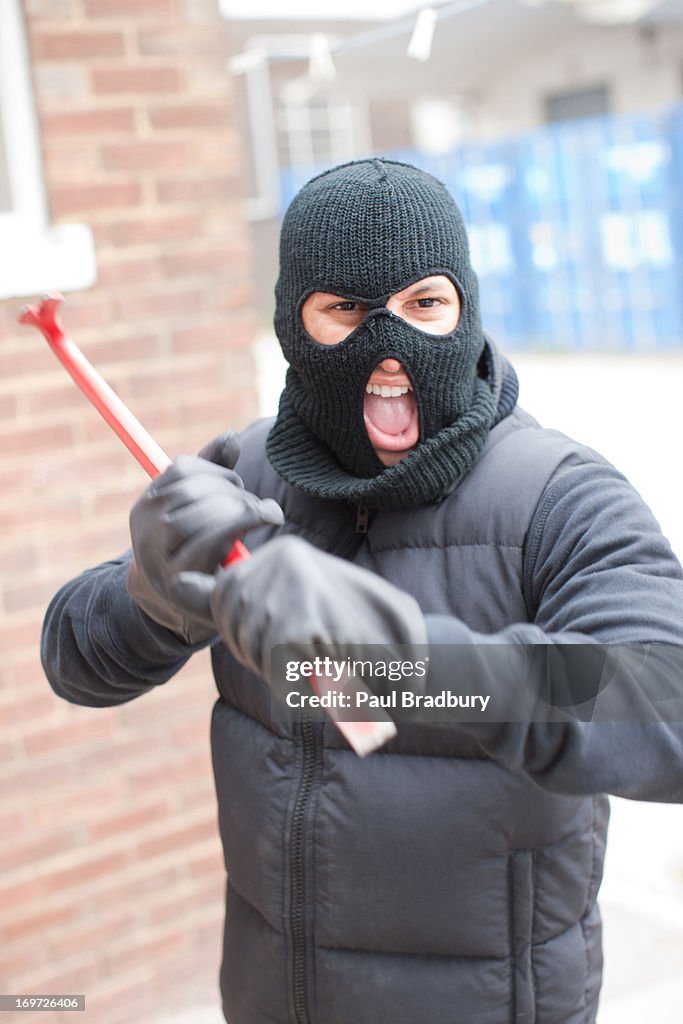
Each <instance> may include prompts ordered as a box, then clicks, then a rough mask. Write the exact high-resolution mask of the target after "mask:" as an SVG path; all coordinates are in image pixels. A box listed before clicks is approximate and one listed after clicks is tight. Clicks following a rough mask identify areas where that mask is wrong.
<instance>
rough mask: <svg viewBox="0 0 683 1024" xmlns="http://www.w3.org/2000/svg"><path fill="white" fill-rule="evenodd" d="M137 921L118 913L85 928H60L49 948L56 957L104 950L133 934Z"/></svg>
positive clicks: (129, 913) (90, 922)
mask: <svg viewBox="0 0 683 1024" xmlns="http://www.w3.org/2000/svg"><path fill="white" fill-rule="evenodd" d="M136 926H137V921H136V920H135V915H134V913H132V912H128V913H126V912H125V911H124V912H118V913H116V912H115V914H114V916H112V917H110V918H108V919H107V920H104V921H97V920H95V921H92V920H90V921H89V922H88V925H87V926H86V927H80V928H76V927H74V926H73V925H72V926H70V927H69V928H68V929H67V928H62V929H60V931H59V932H58V934H57V935H56V936H55V937H54V938H51V940H50V946H51V947H52V948H53V949H54V951H55V953H56V954H57V956H58V957H63V956H71V955H73V954H74V953H80V952H82V951H83V950H88V949H102V948H106V944H107V943H109V942H110V941H111V940H112V939H117V938H120V936H121V935H126V934H128V935H130V934H134V932H135V928H136Z"/></svg>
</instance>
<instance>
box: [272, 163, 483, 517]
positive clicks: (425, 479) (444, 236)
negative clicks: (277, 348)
mask: <svg viewBox="0 0 683 1024" xmlns="http://www.w3.org/2000/svg"><path fill="white" fill-rule="evenodd" d="M436 274H443V275H446V276H447V277H448V278H450V280H451V281H452V282H453V283H454V285H455V287H456V289H457V291H458V294H459V298H460V304H461V311H460V318H459V321H458V324H457V326H456V328H455V329H454V330H453V331H451V332H450V333H449V334H442V335H434V334H428V333H426V332H424V331H422V330H421V329H420V328H418V327H415V326H413V325H411V324H409V323H407V322H406V321H405V320H403V319H402V318H401V317H399V316H397V315H396V314H394V313H392V312H390V311H389V310H388V309H387V308H386V303H387V301H388V300H389V298H390V296H392V295H394V294H395V293H397V292H399V291H402V290H403V289H404V288H406V287H408V286H409V285H411V284H413V283H414V282H416V281H420V280H421V279H422V278H425V277H430V276H432V275H436ZM318 291H319V292H329V293H331V294H333V295H339V296H341V297H343V298H345V299H350V300H354V301H356V302H359V303H361V304H363V305H364V306H367V307H368V313H367V315H366V316H365V318H364V320H363V321H362V323H360V324H359V325H358V326H357V327H356V328H355V329H354V330H353V331H352V333H350V334H349V335H348V336H347V337H346V338H345V339H344V340H343V341H340V342H338V343H337V344H335V345H323V344H321V343H320V342H318V341H316V340H315V339H313V338H312V337H311V336H310V335H309V334H308V332H307V331H306V330H305V328H304V326H303V322H302V319H301V307H302V305H303V303H304V301H305V300H306V298H307V297H308V296H309V295H311V294H312V293H313V292H318ZM275 296H276V311H275V329H276V332H277V335H278V338H279V340H280V344H281V346H282V351H283V352H284V355H285V358H286V359H287V361H288V363H289V370H288V373H287V381H286V386H285V389H284V391H283V393H282V397H281V400H280V408H279V412H278V416H277V419H276V421H275V423H274V425H273V427H272V429H271V431H270V434H269V436H268V442H267V454H268V457H269V459H270V461H271V463H272V465H273V466H274V467H275V469H276V470H277V472H278V473H279V474H280V475H281V476H282V477H283V478H284V479H285V480H287V481H289V482H290V483H292V484H294V485H295V486H297V487H299V488H301V489H302V490H304V491H307V492H309V493H311V494H315V495H318V496H320V497H324V498H333V499H337V500H342V501H348V502H351V503H353V504H356V505H364V506H367V507H369V508H410V507H415V506H417V505H421V504H424V503H425V502H430V501H438V500H440V499H441V498H442V497H444V496H445V495H446V494H448V493H449V492H450V491H451V490H452V489H453V488H454V487H455V486H456V484H457V483H458V482H459V481H460V480H461V479H462V477H463V476H464V475H465V473H467V471H468V470H469V468H470V467H471V466H472V464H473V462H474V461H475V459H476V457H477V455H478V454H479V452H480V451H481V448H482V446H483V444H484V442H485V440H486V437H487V435H488V431H489V429H490V427H491V424H492V422H493V417H494V402H493V398H492V395H491V390H490V388H489V386H488V384H487V383H486V381H485V380H483V379H481V378H480V376H479V375H478V367H479V365H480V363H481V364H483V363H485V362H486V350H485V340H484V335H483V332H482V328H481V322H480V318H479V300H478V288H477V279H476V277H475V274H474V272H473V270H472V268H471V266H470V261H469V251H468V245H467V236H466V233H465V228H464V225H463V222H462V218H461V216H460V212H459V210H458V208H457V206H456V205H455V202H454V201H453V199H452V197H451V196H450V194H449V193H448V191H447V190H446V188H445V187H444V186H443V185H442V184H441V183H440V182H439V181H437V180H436V179H435V178H433V177H432V176H431V175H430V174H427V173H426V172H424V171H421V170H418V169H417V168H416V167H411V166H410V165H407V164H402V163H397V162H395V161H389V160H379V159H371V160H360V161H355V162H353V163H349V164H342V165H341V166H339V167H335V168H332V169H331V170H329V171H326V172H325V173H323V174H321V175H319V176H318V177H316V178H313V179H312V180H311V181H309V182H308V184H307V185H305V186H304V187H303V188H302V189H301V191H300V192H299V193H298V194H297V195H296V196H295V198H294V199H293V201H292V203H291V205H290V206H289V209H288V210H287V213H286V215H285V218H284V222H283V225H282V231H281V235H280V276H279V279H278V282H277V285H276V289H275ZM389 358H391V359H396V360H398V361H399V362H400V363H401V364H402V366H403V368H404V370H405V372H406V374H407V375H408V378H409V380H410V382H411V385H412V389H413V394H414V400H415V402H416V405H417V412H418V417H419V441H418V444H417V445H416V447H415V448H414V449H413V450H412V451H411V452H410V453H409V454H407V455H405V456H404V457H403V458H402V459H401V460H400V461H399V462H397V463H396V464H395V465H393V466H388V467H385V466H384V465H383V464H382V462H381V461H380V460H379V458H378V457H377V455H376V453H375V451H374V450H373V447H372V444H371V443H370V439H369V438H368V434H367V430H366V427H365V420H364V404H365V401H366V385H367V382H368V379H369V377H370V375H371V373H372V372H373V370H374V369H375V367H377V366H378V364H379V363H381V362H382V360H384V359H389Z"/></svg>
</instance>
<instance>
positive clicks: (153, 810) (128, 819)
mask: <svg viewBox="0 0 683 1024" xmlns="http://www.w3.org/2000/svg"><path fill="white" fill-rule="evenodd" d="M169 814H170V807H169V805H168V803H167V801H159V802H157V803H155V804H147V805H145V806H144V807H139V808H137V809H136V810H131V811H128V812H127V813H125V814H118V815H111V816H110V817H108V818H105V819H104V820H103V821H98V822H95V823H93V824H91V825H90V826H89V827H88V832H89V834H90V836H91V838H92V839H93V840H98V839H107V838H109V837H110V836H115V835H118V834H120V833H125V832H134V831H136V830H138V831H143V830H144V829H145V828H146V826H147V825H149V824H150V822H158V821H163V820H164V818H168V816H169Z"/></svg>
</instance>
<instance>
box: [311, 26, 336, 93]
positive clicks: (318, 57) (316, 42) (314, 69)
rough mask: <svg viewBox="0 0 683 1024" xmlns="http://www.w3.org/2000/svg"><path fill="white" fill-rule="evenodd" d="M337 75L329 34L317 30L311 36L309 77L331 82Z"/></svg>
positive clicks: (313, 80) (315, 80) (312, 79)
mask: <svg viewBox="0 0 683 1024" xmlns="http://www.w3.org/2000/svg"><path fill="white" fill-rule="evenodd" d="M336 75H337V69H336V68H335V66H334V61H333V60H332V51H331V50H330V44H329V42H328V40H327V36H325V35H323V34H322V32H316V33H315V34H314V35H312V36H311V41H310V47H309V60H308V77H309V78H310V79H311V81H312V82H329V81H330V80H331V79H332V78H335V77H336Z"/></svg>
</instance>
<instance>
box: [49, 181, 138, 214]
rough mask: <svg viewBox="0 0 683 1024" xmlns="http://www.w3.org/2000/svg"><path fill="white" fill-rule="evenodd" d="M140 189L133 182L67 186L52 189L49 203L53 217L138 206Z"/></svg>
mask: <svg viewBox="0 0 683 1024" xmlns="http://www.w3.org/2000/svg"><path fill="white" fill-rule="evenodd" d="M141 202H142V188H141V187H140V185H138V184H136V183H135V182H121V183H117V184H106V185H88V186H85V187H83V186H74V185H72V186H67V185H62V186H61V187H57V188H53V189H52V191H51V193H50V203H51V207H52V212H53V214H54V216H55V217H62V216H66V215H69V214H72V213H83V212H84V211H88V210H96V211H100V210H110V209H116V208H118V207H122V206H123V207H125V206H139V205H140V203H141Z"/></svg>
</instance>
